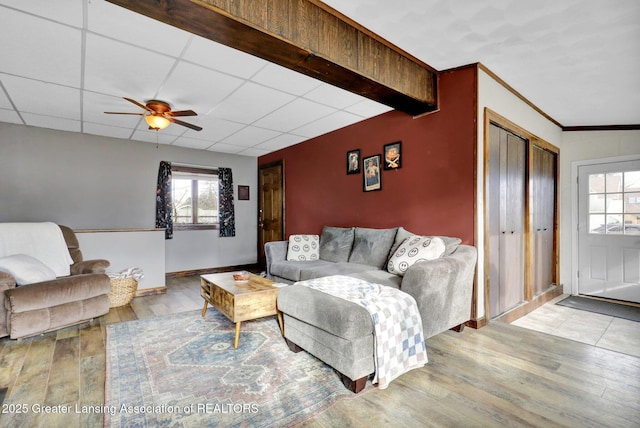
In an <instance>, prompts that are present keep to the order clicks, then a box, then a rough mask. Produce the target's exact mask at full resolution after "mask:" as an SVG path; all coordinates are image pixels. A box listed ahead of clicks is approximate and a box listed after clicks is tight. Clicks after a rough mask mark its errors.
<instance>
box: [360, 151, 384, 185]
mask: <svg viewBox="0 0 640 428" xmlns="http://www.w3.org/2000/svg"><path fill="white" fill-rule="evenodd" d="M381 157H382V156H381V155H373V156H369V157H366V158H364V159H363V161H362V179H363V183H364V191H365V192H371V191H372V190H380V189H382V182H381V179H382V176H381V175H380V159H381Z"/></svg>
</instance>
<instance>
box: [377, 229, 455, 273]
mask: <svg viewBox="0 0 640 428" xmlns="http://www.w3.org/2000/svg"><path fill="white" fill-rule="evenodd" d="M445 249H446V246H445V244H444V241H443V240H442V239H441V238H438V237H435V236H412V237H410V238H407V239H405V240H404V242H403V243H402V244H400V246H399V247H398V249H397V250H396V252H395V253H394V254H393V255H392V256H391V258H389V262H388V263H387V270H388V271H389V273H394V274H396V275H399V276H404V273H405V272H406V271H407V269H409V268H410V267H411V266H413V264H414V263H417V262H422V261H425V260H435V259H438V258H440V257H442V255H443V254H444V251H445Z"/></svg>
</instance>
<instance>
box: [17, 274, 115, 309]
mask: <svg viewBox="0 0 640 428" xmlns="http://www.w3.org/2000/svg"><path fill="white" fill-rule="evenodd" d="M110 291H111V281H110V280H109V277H108V276H107V275H105V274H87V275H72V276H66V277H63V278H57V279H54V280H51V281H43V282H37V283H34V284H28V285H23V286H21V287H18V288H13V289H10V290H7V291H5V298H6V300H5V307H6V308H7V309H9V310H10V311H11V312H12V313H20V312H27V311H33V310H36V309H44V308H50V307H52V306H58V305H62V304H64V303H69V302H77V301H82V300H86V299H90V298H92V297H96V296H100V295H102V294H109V292H110Z"/></svg>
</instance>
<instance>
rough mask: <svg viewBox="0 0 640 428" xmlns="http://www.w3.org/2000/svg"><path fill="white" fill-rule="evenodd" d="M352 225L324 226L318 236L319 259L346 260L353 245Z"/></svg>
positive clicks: (330, 260) (329, 260) (337, 261)
mask: <svg viewBox="0 0 640 428" xmlns="http://www.w3.org/2000/svg"><path fill="white" fill-rule="evenodd" d="M353 237H354V230H353V227H331V226H325V227H324V228H323V229H322V235H321V236H320V260H326V261H328V262H334V263H339V262H348V261H349V254H351V248H352V247H353Z"/></svg>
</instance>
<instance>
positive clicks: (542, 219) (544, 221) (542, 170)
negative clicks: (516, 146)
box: [529, 145, 557, 297]
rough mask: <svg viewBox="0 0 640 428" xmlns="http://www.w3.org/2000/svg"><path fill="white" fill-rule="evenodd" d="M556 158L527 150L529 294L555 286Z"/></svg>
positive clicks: (535, 147)
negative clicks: (530, 239) (530, 237)
mask: <svg viewBox="0 0 640 428" xmlns="http://www.w3.org/2000/svg"><path fill="white" fill-rule="evenodd" d="M556 158H557V156H556V154H555V153H552V152H550V151H548V150H545V149H543V148H541V147H538V146H535V145H534V146H533V147H532V150H531V172H530V181H531V195H530V202H529V207H530V213H531V228H530V230H531V234H532V238H533V242H532V253H533V254H532V256H533V264H532V293H533V297H535V296H538V295H540V294H542V293H543V292H544V291H546V290H547V289H549V288H551V287H552V286H553V285H554V284H555V283H556V278H555V271H556V269H555V266H556V253H555V245H554V238H555V224H556V218H555V213H556V209H555V206H556V198H557V189H556V168H557V159H556Z"/></svg>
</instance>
